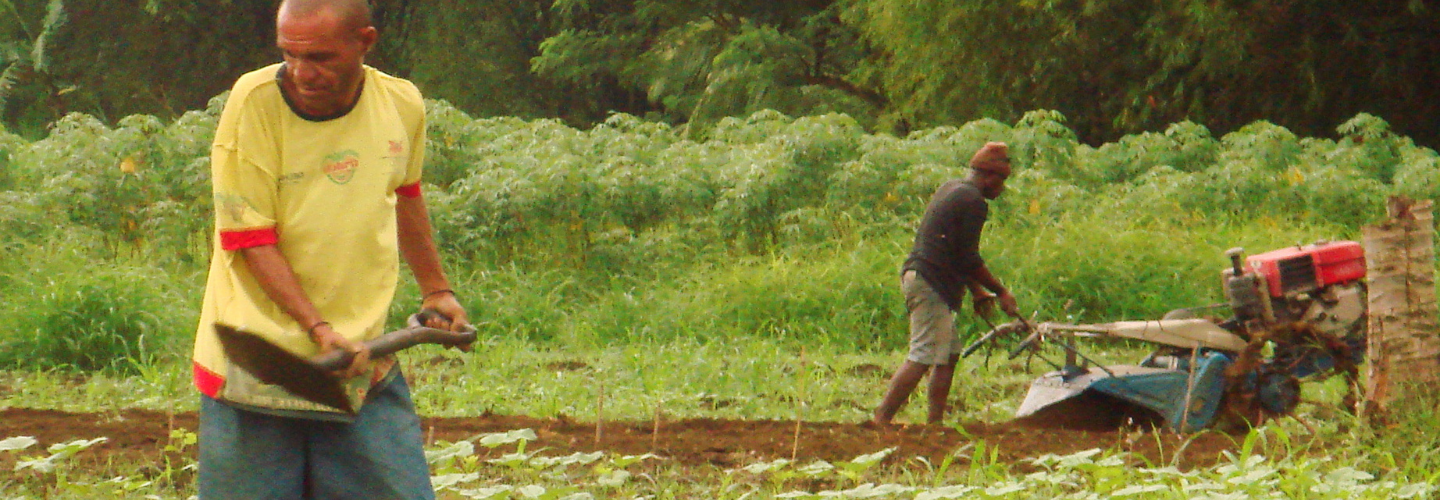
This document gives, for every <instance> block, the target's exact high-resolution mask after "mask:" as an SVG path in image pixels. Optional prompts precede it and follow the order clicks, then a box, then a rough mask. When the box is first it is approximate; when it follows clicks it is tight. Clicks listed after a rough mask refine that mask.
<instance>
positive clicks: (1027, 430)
mask: <svg viewBox="0 0 1440 500" xmlns="http://www.w3.org/2000/svg"><path fill="white" fill-rule="evenodd" d="M1056 425H1057V422H1053V421H1052V422H1040V421H1012V422H1005V423H998V424H988V423H978V422H975V423H967V424H964V425H963V426H962V427H963V429H964V431H965V432H964V433H963V434H962V433H961V432H959V431H957V430H956V429H953V428H945V427H928V426H904V425H897V426H891V427H877V426H875V425H873V424H870V423H841V422H803V423H801V424H800V426H799V434H798V437H799V439H798V441H797V439H796V436H797V434H796V424H795V422H794V421H767V420H713V419H683V420H663V419H662V420H661V421H660V422H659V426H658V432H656V422H654V421H646V422H605V423H604V424H603V425H602V426H600V429H599V436H598V441H597V433H596V425H595V423H594V422H579V421H574V420H571V419H568V418H564V417H560V418H548V419H546V418H531V417H522V416H505V415H482V416H479V417H471V418H425V419H424V426H425V428H426V432H427V434H428V439H429V440H431V441H440V440H444V441H452V442H453V441H458V440H462V439H467V438H471V437H474V436H476V435H479V434H483V433H490V432H504V431H510V430H516V429H526V428H528V429H533V430H534V431H535V433H536V435H537V436H538V440H537V441H536V442H533V443H531V444H530V445H529V446H528V447H527V449H528V451H540V453H541V454H543V455H566V454H570V453H573V452H577V451H597V450H604V451H609V452H614V453H620V454H642V453H654V454H656V455H660V456H663V457H667V458H669V459H671V460H674V461H675V462H676V463H679V464H681V465H688V466H704V465H714V466H718V467H737V466H743V465H748V464H751V463H755V462H758V461H763V460H773V459H776V458H792V455H793V458H794V459H795V460H797V461H801V462H805V461H811V460H815V459H822V460H827V461H845V460H850V459H852V458H854V457H856V456H858V455H862V454H866V453H873V452H875V451H879V450H881V449H884V448H888V447H892V446H894V447H898V448H899V449H898V450H897V451H896V453H894V454H892V455H891V457H890V460H904V459H906V458H908V457H913V456H925V457H927V458H929V459H930V460H932V461H939V460H942V459H944V458H945V457H946V456H947V455H949V454H951V453H954V452H955V451H956V450H957V449H959V448H961V447H963V446H965V445H966V444H967V443H972V442H976V441H983V442H984V443H985V445H986V446H987V447H998V448H999V450H1000V451H999V456H1000V459H1001V460H1002V461H1008V462H1018V461H1019V460H1021V459H1024V458H1027V457H1038V456H1041V455H1044V454H1047V453H1054V454H1068V453H1074V452H1078V451H1083V450H1087V449H1091V448H1104V449H1114V450H1121V451H1127V452H1131V453H1133V454H1134V455H1135V462H1136V464H1137V465H1153V466H1157V467H1158V466H1163V465H1169V464H1172V463H1175V464H1178V465H1179V466H1180V468H1182V469H1191V468H1196V467H1207V466H1210V465H1212V464H1214V463H1215V462H1216V461H1217V460H1220V459H1221V458H1222V457H1221V452H1222V451H1224V450H1233V449H1235V448H1237V447H1238V443H1239V441H1240V440H1241V439H1242V437H1243V436H1236V435H1227V434H1223V433H1216V432H1206V433H1201V434H1196V435H1191V436H1180V435H1176V434H1174V433H1171V432H1168V431H1140V430H1137V429H1134V428H1129V429H1126V428H1121V429H1114V428H1108V429H1106V428H1095V429H1077V428H1074V426H1073V425H1071V426H1070V427H1057V426H1056ZM175 428H182V429H189V430H192V431H193V430H195V429H196V415H195V414H194V413H174V414H168V413H164V412H157V411H148V410H133V409H130V410H118V411H113V412H104V413H83V414H76V413H66V412H60V411H52V410H33V409H25V408H12V409H7V410H0V439H3V438H6V437H13V436H32V437H34V438H36V439H37V440H39V441H40V445H41V447H43V446H49V445H51V444H54V443H59V442H66V441H70V440H74V439H92V438H97V437H107V438H109V440H108V441H107V442H105V443H102V444H99V445H97V446H95V447H94V448H91V449H89V450H86V451H84V452H82V453H81V454H80V455H78V456H76V457H75V460H79V461H80V462H81V464H82V465H83V464H93V465H99V466H103V465H104V464H125V463H129V464H135V463H139V464H144V463H160V462H162V461H163V460H165V459H166V458H176V457H173V456H172V457H166V456H165V452H164V448H165V445H166V443H167V442H168V441H169V435H170V430H171V429H175ZM797 443H798V446H797ZM38 449H43V448H38ZM27 451H28V450H27ZM509 451H513V450H512V449H508V448H504V449H501V450H499V451H494V452H493V453H496V454H497V455H498V454H499V453H504V452H509ZM184 453H188V454H190V455H191V456H192V457H193V454H194V448H193V447H191V448H189V449H188V450H186V451H185V452H184ZM1177 454H1178V455H1179V456H1178V459H1177V457H1176V455H1177ZM15 455H16V454H14V453H8V454H0V470H9V469H10V468H12V467H13V465H14V461H15V460H16V457H15ZM963 455H965V456H968V453H967V454H963ZM960 463H964V460H961V461H960Z"/></svg>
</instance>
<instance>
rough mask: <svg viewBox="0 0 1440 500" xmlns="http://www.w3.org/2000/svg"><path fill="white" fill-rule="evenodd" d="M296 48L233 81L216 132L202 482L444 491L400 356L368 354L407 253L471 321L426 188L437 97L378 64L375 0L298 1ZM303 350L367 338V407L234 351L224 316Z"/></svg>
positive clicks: (285, 27)
mask: <svg viewBox="0 0 1440 500" xmlns="http://www.w3.org/2000/svg"><path fill="white" fill-rule="evenodd" d="M276 28H277V30H276V45H277V46H278V47H279V48H280V50H281V52H282V54H283V59H284V62H283V63H282V64H276V65H272V66H269V67H266V68H262V69H259V70H256V71H254V72H251V73H248V74H246V75H244V76H242V77H240V79H239V80H238V81H237V82H236V83H235V86H234V87H233V88H232V89H231V92H230V97H229V100H228V101H227V103H226V105H225V110H224V111H223V112H222V114H221V117H220V124H219V127H218V128H217V130H216V133H215V142H214V144H213V148H212V156H211V162H212V166H211V168H212V176H213V178H212V182H213V183H214V191H215V220H216V243H215V252H214V258H213V260H212V262H211V266H210V274H209V279H208V281H207V284H206V290H205V299H204V304H203V305H202V307H201V317H200V325H199V328H198V331H197V334H196V342H195V354H194V375H195V384H196V387H197V388H198V389H199V390H200V392H201V393H202V396H201V417H200V419H201V421H200V474H199V476H200V477H199V483H200V485H199V486H200V497H201V498H202V499H205V500H215V499H226V498H237V499H238V498H244V499H259V498H277V499H280V498H285V499H289V498H347V499H349V498H387V499H389V498H433V497H434V492H433V490H432V489H431V487H430V483H429V470H428V466H427V465H426V462H425V459H424V453H423V449H422V442H421V431H420V422H419V417H418V416H417V415H416V414H415V409H414V404H413V403H412V402H411V400H410V394H409V388H408V387H407V386H406V383H405V379H404V377H403V375H401V374H400V370H399V369H398V368H397V367H396V366H395V362H394V359H393V358H392V357H386V358H382V359H370V356H369V352H368V351H367V350H366V348H365V347H364V344H363V342H364V341H365V340H367V339H370V338H373V337H375V336H377V335H379V334H381V333H383V329H384V327H385V319H386V316H387V313H388V310H389V307H390V302H391V299H392V298H393V296H394V293H395V288H396V281H397V279H398V276H399V257H400V256H401V255H403V256H404V258H405V260H406V262H407V263H408V264H409V267H410V270H411V272H412V273H413V274H414V276H415V280H416V282H417V283H418V284H419V286H420V289H421V292H422V293H423V294H424V299H423V300H422V304H421V306H422V308H429V309H434V310H436V311H438V312H440V313H441V314H442V315H444V316H445V317H446V318H449V321H445V320H440V321H439V322H438V323H436V324H431V325H429V326H432V327H438V328H448V329H453V330H460V329H462V328H464V327H465V326H466V321H467V320H466V314H465V310H464V309H463V308H462V307H461V306H460V304H459V302H458V301H457V300H456V298H455V294H454V293H453V292H451V291H450V285H449V282H448V281H447V279H446V278H445V274H444V272H443V270H442V268H441V265H440V259H439V256H438V252H437V251H436V248H435V243H434V240H433V238H432V236H431V227H430V221H429V215H428V212H427V210H426V208H425V202H424V198H423V197H422V195H421V192H420V180H421V171H422V168H421V167H422V162H423V156H424V150H425V106H424V102H423V101H422V100H421V97H420V92H419V90H418V89H416V88H415V86H414V85H413V84H411V83H410V82H408V81H405V80H402V79H399V78H395V77H392V76H389V75H386V74H384V73H381V72H380V71H377V70H375V69H373V68H370V67H368V66H365V65H364V56H365V54H366V53H367V52H368V51H369V49H370V47H372V46H373V45H374V43H375V41H376V40H377V38H378V34H377V32H376V30H375V28H374V27H373V26H372V25H371V23H370V12H369V6H368V4H367V2H366V0H285V1H284V2H283V3H282V4H281V5H280V8H279V11H278V13H277V16H276ZM216 322H222V323H226V324H229V325H234V326H236V327H239V328H241V329H244V330H248V331H251V332H255V333H257V334H260V335H262V336H264V337H266V338H267V339H269V340H270V341H271V342H273V343H275V344H277V345H280V346H282V347H284V348H286V349H288V350H290V351H292V352H295V353H297V354H300V355H303V356H310V355H314V354H317V353H322V352H326V351H330V350H334V349H344V350H347V351H351V352H353V353H355V354H356V356H355V361H354V362H353V363H352V364H351V365H350V366H349V367H347V368H346V369H344V370H342V371H341V373H340V375H341V376H342V377H343V378H344V380H345V384H346V387H347V393H348V395H349V397H350V399H351V401H352V405H353V406H354V407H357V408H359V409H360V410H359V411H358V413H357V414H356V415H354V416H351V415H349V414H345V413H341V412H338V411H336V410H334V409H331V408H328V407H325V406H321V405H316V404H314V403H310V402H307V401H304V400H301V399H299V398H296V397H294V396H293V395H291V394H289V393H288V392H285V391H284V390H282V389H279V388H278V387H274V386H270V385H266V384H264V383H261V382H259V381H258V380H256V379H255V378H253V377H251V376H249V374H248V373H246V372H245V371H244V370H242V369H240V368H238V367H236V366H234V365H233V364H231V363H229V362H228V360H227V359H226V357H225V355H224V353H223V351H222V350H221V349H220V345H219V342H218V339H217V337H216V333H215V329H214V325H215V323H216Z"/></svg>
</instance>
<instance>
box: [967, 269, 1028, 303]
mask: <svg viewBox="0 0 1440 500" xmlns="http://www.w3.org/2000/svg"><path fill="white" fill-rule="evenodd" d="M970 281H971V282H972V283H977V284H979V285H980V286H982V287H985V289H986V290H990V291H991V292H994V293H995V295H996V296H997V297H998V298H999V299H1000V310H1001V311H1005V314H1009V315H1011V316H1018V315H1019V314H1020V306H1019V305H1018V304H1016V303H1015V296H1014V295H1011V294H1010V290H1009V289H1007V288H1005V285H1002V284H1000V280H998V279H996V278H995V275H993V274H990V268H989V267H986V266H985V264H984V263H981V264H980V265H978V266H976V267H975V269H973V270H971V271H970Z"/></svg>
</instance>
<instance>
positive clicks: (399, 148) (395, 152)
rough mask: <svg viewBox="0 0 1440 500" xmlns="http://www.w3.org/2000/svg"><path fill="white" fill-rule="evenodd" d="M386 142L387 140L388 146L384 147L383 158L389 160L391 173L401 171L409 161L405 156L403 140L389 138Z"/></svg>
mask: <svg viewBox="0 0 1440 500" xmlns="http://www.w3.org/2000/svg"><path fill="white" fill-rule="evenodd" d="M386 142H389V143H390V145H389V148H387V149H386V154H385V156H384V158H383V159H386V160H390V169H391V171H392V173H395V172H403V171H404V170H405V164H406V163H407V162H409V158H408V157H407V156H405V141H404V140H399V141H396V140H390V141H386Z"/></svg>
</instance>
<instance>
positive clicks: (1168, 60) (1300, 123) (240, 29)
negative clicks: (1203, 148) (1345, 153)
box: [0, 0, 1440, 147]
mask: <svg viewBox="0 0 1440 500" xmlns="http://www.w3.org/2000/svg"><path fill="white" fill-rule="evenodd" d="M276 3H277V2H276V0H215V1H210V2H199V3H197V2H182V1H178V0H3V1H0V65H3V68H4V71H5V75H6V76H5V80H4V82H3V83H0V107H3V122H4V124H5V126H6V127H8V128H9V129H11V130H12V131H16V132H18V133H21V134H22V135H24V136H26V137H28V138H31V139H38V138H40V137H42V136H43V135H44V131H45V126H46V125H47V124H48V123H50V122H51V121H54V120H56V119H59V118H60V117H62V116H64V115H65V114H67V113H69V112H71V111H80V112H85V113H87V114H91V115H93V116H96V117H98V118H100V119H101V121H103V122H105V123H107V124H111V125H114V124H115V123H116V122H117V121H118V120H119V119H121V118H123V117H126V116H129V115H132V114H137V113H140V114H151V115H156V116H159V117H161V118H162V119H167V120H168V119H173V118H176V117H178V116H179V115H181V114H183V113H184V111H185V110H189V109H196V108H200V107H203V106H204V105H205V103H206V102H207V101H208V100H209V99H210V97H212V96H214V95H216V94H218V93H220V92H222V91H223V90H225V89H226V88H227V87H228V86H229V85H230V84H231V82H233V81H234V79H235V77H236V76H238V75H239V74H241V73H243V72H244V71H247V70H249V69H253V68H255V67H258V66H261V65H263V64H265V63H268V62H271V61H274V60H276V59H277V57H276V54H275V51H274V49H273V48H272V46H273V38H274V33H273V31H274V29H273V21H272V16H273V14H272V12H273V9H274V6H275V4H276ZM373 4H374V6H375V13H376V24H377V26H378V27H379V28H380V30H381V32H382V34H383V35H382V38H381V44H380V46H379V47H377V48H376V51H375V52H374V53H373V54H372V57H371V58H370V62H371V63H373V64H374V65H376V66H378V67H380V68H382V69H384V70H386V71H389V72H392V73H395V74H397V75H400V76H403V77H407V78H410V79H412V80H414V81H416V82H417V83H418V84H419V85H420V86H421V88H422V90H424V91H425V92H426V94H427V95H428V96H430V97H433V98H439V99H444V100H446V101H448V102H450V103H452V104H453V105H455V106H456V107H457V108H458V109H460V110H462V111H464V112H466V113H468V114H470V115H472V116H481V117H489V116H518V117H522V118H527V119H538V118H558V119H560V120H562V121H564V122H565V123H566V124H569V125H571V126H575V127H580V128H588V127H590V126H593V125H596V124H599V123H602V122H604V121H605V120H606V119H608V117H609V115H610V113H612V112H622V113H628V114H632V115H635V116H640V117H642V118H646V119H650V120H659V121H664V122H666V123H669V124H672V125H677V126H678V125H685V124H690V125H692V127H693V130H687V134H691V135H690V137H692V138H698V137H700V135H703V133H704V132H705V131H707V130H708V129H709V128H710V127H712V126H713V125H715V124H716V123H718V122H719V121H720V120H721V119H723V118H725V117H745V116H749V115H750V114H752V113H754V112H756V111H760V110H764V109H775V110H778V111H781V112H782V113H785V114H787V115H792V116H808V115H816V114H825V113H832V112H834V113H844V114H847V115H849V116H851V117H853V118H854V119H855V120H856V121H857V122H858V123H860V124H861V125H862V126H863V127H865V129H866V130H868V131H871V132H890V133H896V134H898V135H905V134H906V133H908V132H910V131H912V130H920V129H928V128H933V127H936V126H947V125H948V126H960V125H963V124H965V123H968V122H971V121H974V120H977V119H982V118H991V119H995V120H999V121H1002V122H1006V123H1014V122H1015V121H1016V120H1018V119H1020V118H1021V117H1022V116H1023V115H1024V113H1025V112H1026V111H1028V110H1034V109H1052V110H1057V111H1060V112H1062V113H1064V114H1065V116H1068V117H1070V118H1071V121H1070V122H1069V123H1068V126H1069V127H1070V128H1071V129H1072V130H1073V131H1074V133H1075V134H1076V137H1077V138H1078V139H1079V140H1080V141H1081V142H1084V143H1086V144H1090V145H1097V146H1098V145H1099V144H1102V143H1104V142H1112V141H1115V140H1117V139H1119V138H1120V137H1122V136H1124V135H1127V134H1134V133H1140V132H1144V131H1151V130H1163V129H1164V128H1165V127H1166V126H1168V125H1169V124H1171V123H1177V122H1183V121H1191V122H1194V123H1198V124H1201V125H1204V126H1206V127H1208V128H1209V129H1210V130H1212V131H1215V132H1216V133H1217V134H1225V133H1229V132H1232V131H1235V130H1238V129H1239V128H1240V127H1243V126H1245V125H1247V124H1250V123H1253V122H1255V121H1257V120H1262V119H1263V120H1268V121H1271V122H1273V123H1275V124H1277V125H1280V126H1283V127H1286V128H1287V129H1289V130H1292V131H1294V132H1295V133H1296V134H1298V135H1301V136H1332V135H1331V134H1332V131H1333V128H1334V127H1335V125H1336V124H1338V123H1343V122H1344V121H1345V120H1348V119H1349V118H1351V117H1353V116H1355V115H1357V114H1360V113H1369V114H1371V115H1375V116H1378V117H1381V118H1383V119H1384V120H1386V121H1387V122H1388V123H1390V124H1391V125H1392V126H1393V127H1394V129H1395V130H1396V131H1397V132H1398V133H1400V134H1402V135H1405V136H1408V137H1413V138H1414V139H1415V140H1416V141H1417V142H1418V143H1420V144H1422V145H1427V146H1430V147H1434V146H1435V145H1436V144H1437V143H1440V122H1437V121H1436V120H1434V119H1433V117H1434V116H1435V115H1436V114H1437V111H1440V109H1437V106H1440V95H1437V92H1440V91H1437V89H1440V86H1436V85H1433V82H1434V81H1435V80H1436V79H1437V77H1440V37H1436V36H1434V34H1435V33H1436V32H1437V30H1440V3H1437V2H1435V1H1433V0H1381V1H1376V2H1363V3H1356V2H1345V1H1339V0H1323V1H1309V2H1294V1H1291V0H1251V1H1232V2H1202V1H1180V2H1159V1H1119V0H1086V1H1074V0H1024V1H1016V2H1008V1H1007V2H998V1H990V0H968V1H963V2H952V1H943V0H921V1H912V0H903V1H902V0H803V1H787V2H771V1H768V0H606V1H601V0H474V1H460V0H374V1H373ZM1332 137H1333V136H1332Z"/></svg>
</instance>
